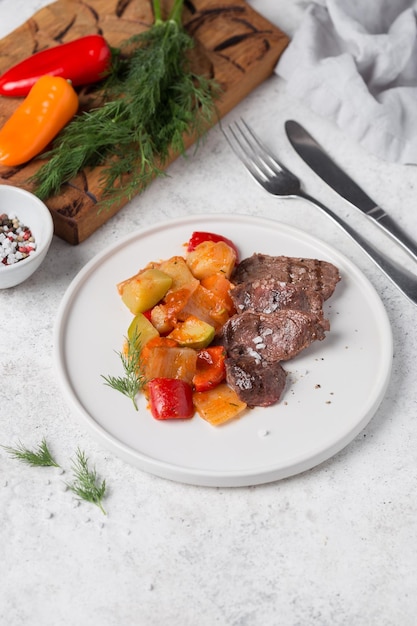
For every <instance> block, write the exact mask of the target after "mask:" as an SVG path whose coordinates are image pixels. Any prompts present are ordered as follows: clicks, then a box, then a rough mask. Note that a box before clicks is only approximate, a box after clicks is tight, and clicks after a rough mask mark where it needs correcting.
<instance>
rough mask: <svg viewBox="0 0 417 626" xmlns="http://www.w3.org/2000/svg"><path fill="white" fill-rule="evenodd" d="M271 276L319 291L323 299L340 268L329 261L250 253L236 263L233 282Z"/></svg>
mask: <svg viewBox="0 0 417 626" xmlns="http://www.w3.org/2000/svg"><path fill="white" fill-rule="evenodd" d="M270 276H274V277H275V279H276V280H279V281H282V282H284V283H289V284H297V285H301V286H303V287H307V288H308V289H312V290H313V291H318V292H319V293H321V294H322V296H323V298H324V300H327V298H330V296H331V295H332V293H333V292H334V290H335V287H336V285H337V283H338V282H339V280H340V274H339V270H338V269H337V267H336V266H335V265H333V264H332V263H329V262H328V261H320V260H318V259H304V258H298V257H288V256H270V255H268V254H253V255H252V256H250V257H247V258H246V259H243V260H242V261H241V262H240V263H239V265H237V266H236V268H235V270H234V272H233V274H232V282H233V283H234V284H238V283H243V282H248V283H253V282H254V281H256V280H259V279H262V278H269V277H270Z"/></svg>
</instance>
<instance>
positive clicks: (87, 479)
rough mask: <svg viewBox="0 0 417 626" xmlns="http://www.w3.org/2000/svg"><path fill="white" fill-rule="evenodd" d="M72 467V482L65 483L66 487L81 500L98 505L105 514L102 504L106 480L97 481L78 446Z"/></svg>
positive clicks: (94, 473) (94, 472) (93, 470)
mask: <svg viewBox="0 0 417 626" xmlns="http://www.w3.org/2000/svg"><path fill="white" fill-rule="evenodd" d="M72 467H73V473H74V480H73V482H72V483H67V485H68V488H69V489H70V490H71V491H72V492H73V493H75V494H76V495H77V496H78V497H79V498H81V499H82V500H86V501H87V502H91V503H93V504H95V505H96V506H98V507H99V509H100V510H101V511H102V513H103V514H104V515H106V511H105V510H104V508H103V504H102V500H103V498H104V495H105V493H106V481H105V480H103V481H102V482H101V484H100V483H99V481H98V480H97V473H96V470H95V468H93V469H90V468H89V467H88V458H87V457H86V456H85V454H84V452H82V450H80V448H78V449H77V452H76V458H75V459H74V460H73V462H72Z"/></svg>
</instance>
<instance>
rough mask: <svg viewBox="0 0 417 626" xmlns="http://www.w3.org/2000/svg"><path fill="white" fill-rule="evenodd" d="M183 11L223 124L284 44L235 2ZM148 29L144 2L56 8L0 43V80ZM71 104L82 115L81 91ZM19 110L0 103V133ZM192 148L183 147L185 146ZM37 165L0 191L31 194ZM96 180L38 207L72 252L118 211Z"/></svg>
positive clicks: (88, 177)
mask: <svg viewBox="0 0 417 626" xmlns="http://www.w3.org/2000/svg"><path fill="white" fill-rule="evenodd" d="M185 5H186V9H185V11H184V24H185V27H186V29H187V31H188V32H189V33H190V34H191V35H192V36H193V37H194V39H195V41H196V48H195V51H194V52H193V54H194V61H195V63H196V64H197V67H198V68H201V70H200V71H201V72H204V73H206V74H207V73H208V74H209V75H211V76H212V77H213V78H214V79H215V80H217V82H218V83H219V84H220V85H221V88H222V96H221V98H220V100H218V101H217V108H218V113H219V115H220V117H223V116H224V115H225V114H226V113H228V112H229V111H230V110H231V109H232V108H233V107H234V106H235V105H236V104H238V103H239V102H240V101H241V100H242V99H243V98H244V97H245V96H246V95H247V94H248V93H250V92H251V91H252V90H253V89H254V88H255V87H257V86H258V85H259V84H260V83H261V82H262V81H264V80H265V79H266V78H267V77H268V76H270V75H271V74H272V72H273V69H274V67H275V65H276V63H277V61H278V59H279V57H280V55H281V53H282V52H283V50H284V49H285V47H286V46H287V44H288V37H287V36H286V35H285V34H284V33H283V32H282V31H280V30H279V29H278V28H276V27H275V26H274V25H272V24H271V23H270V22H268V21H267V20H266V19H265V18H264V17H262V16H261V15H259V14H258V13H257V12H256V11H254V10H253V9H252V8H251V7H250V6H249V5H247V4H246V2H244V1H243V0H222V1H219V0H190V1H189V0H186V2H185ZM152 22H153V13H152V4H151V1H150V0H88V1H87V2H85V1H83V0H80V1H77V0H73V1H71V0H58V1H57V2H53V3H52V4H50V5H48V6H46V7H44V8H43V9H41V10H40V11H38V12H37V13H35V14H34V15H33V16H32V17H31V18H30V19H29V20H28V21H27V22H26V23H24V24H23V25H22V26H20V27H19V28H17V29H16V30H14V31H13V32H12V33H10V34H9V35H8V36H7V37H5V38H4V39H2V40H0V74H1V73H3V72H4V71H5V70H6V69H8V68H9V67H11V66H12V65H14V64H15V63H17V62H19V61H21V60H22V59H24V58H26V57H28V56H29V55H30V54H33V53H35V52H38V51H39V50H43V49H45V48H48V47H51V46H55V45H57V44H60V43H66V42H68V41H71V40H73V39H76V38H77V37H81V36H83V35H87V34H92V33H100V34H102V35H103V36H104V37H105V38H106V40H107V41H108V43H109V44H110V45H111V46H116V47H117V46H119V45H120V43H121V42H122V41H124V40H125V39H127V38H128V37H130V36H131V35H133V34H135V33H138V32H140V31H142V30H144V29H146V28H149V26H150V25H151V24H152ZM79 96H80V105H81V107H82V108H86V109H88V106H89V102H90V101H91V96H90V95H89V90H88V88H85V89H81V90H80V91H79ZM20 102H21V100H19V99H16V98H5V97H0V125H2V124H3V123H4V122H5V121H6V119H7V118H8V117H9V116H10V115H11V114H12V112H13V111H14V109H15V108H16V107H17V106H18V104H19V103H20ZM192 142H193V139H189V140H187V145H188V146H189V145H191V144H192ZM176 156H178V155H173V156H172V159H171V160H173V159H174V158H175V157H176ZM40 164H41V161H40V160H39V159H37V160H33V161H31V162H29V163H28V164H26V165H24V166H20V167H13V168H10V167H4V166H0V183H1V184H10V185H15V186H18V187H22V188H24V189H28V190H29V191H33V187H32V186H31V184H30V182H29V181H28V179H29V177H30V176H31V175H33V173H34V172H35V171H36V170H37V169H38V168H39V166H40ZM100 172H101V168H94V169H92V170H88V171H87V170H86V171H83V172H82V173H81V174H80V175H78V176H77V177H76V178H75V179H74V180H73V181H71V182H70V183H69V184H66V185H63V187H62V190H61V193H60V194H59V195H57V196H55V197H52V198H50V199H49V200H47V202H46V204H47V205H48V208H49V210H50V211H51V214H52V217H53V221H54V228H55V234H56V235H57V236H58V237H61V238H62V239H64V240H66V241H68V242H69V243H71V244H73V245H76V244H78V243H80V242H82V241H84V240H85V239H87V238H88V237H89V236H90V235H91V234H92V233H93V232H95V231H96V230H97V229H98V228H99V227H100V226H101V225H102V224H104V223H105V222H106V221H107V220H108V219H110V218H111V217H112V216H113V215H115V213H117V211H119V210H120V209H121V208H122V206H123V205H124V204H126V201H121V202H119V203H118V204H116V203H114V204H113V205H112V206H111V207H110V208H108V207H107V206H106V208H104V209H103V208H100V209H99V207H98V202H99V201H100V199H101V191H100V184H99V179H100Z"/></svg>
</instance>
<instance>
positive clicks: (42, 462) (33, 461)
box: [2, 438, 59, 467]
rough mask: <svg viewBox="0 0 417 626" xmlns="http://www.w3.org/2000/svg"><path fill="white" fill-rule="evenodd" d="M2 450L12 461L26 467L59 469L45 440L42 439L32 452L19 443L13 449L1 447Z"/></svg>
mask: <svg viewBox="0 0 417 626" xmlns="http://www.w3.org/2000/svg"><path fill="white" fill-rule="evenodd" d="M2 448H4V450H6V452H8V453H9V454H10V456H12V457H13V458H14V459H18V460H19V461H23V463H27V464H28V465H32V466H35V467H59V465H58V463H57V462H56V461H55V460H54V458H53V457H52V454H51V453H50V451H49V448H48V445H47V443H46V440H45V438H43V439H42V441H41V443H40V444H39V445H38V447H37V448H35V449H34V450H30V449H29V448H27V447H26V446H24V445H23V444H22V443H21V442H19V444H18V445H17V446H16V447H15V448H13V447H11V446H2Z"/></svg>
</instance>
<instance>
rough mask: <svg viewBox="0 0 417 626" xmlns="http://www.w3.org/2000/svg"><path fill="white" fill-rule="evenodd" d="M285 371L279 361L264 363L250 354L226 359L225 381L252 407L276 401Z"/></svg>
mask: <svg viewBox="0 0 417 626" xmlns="http://www.w3.org/2000/svg"><path fill="white" fill-rule="evenodd" d="M286 376H287V373H286V372H285V370H284V369H283V367H282V366H281V364H280V363H279V362H275V363H266V362H265V361H259V360H257V359H254V358H253V357H250V356H240V357H238V358H237V359H231V358H228V359H226V381H227V384H228V385H229V386H230V387H231V388H232V389H234V390H235V391H236V393H237V395H238V396H239V398H240V399H241V400H242V402H246V404H247V405H248V406H249V407H251V408H253V407H255V406H271V405H272V404H275V403H276V402H278V400H279V399H280V397H281V394H282V392H283V391H284V388H285V382H286Z"/></svg>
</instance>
